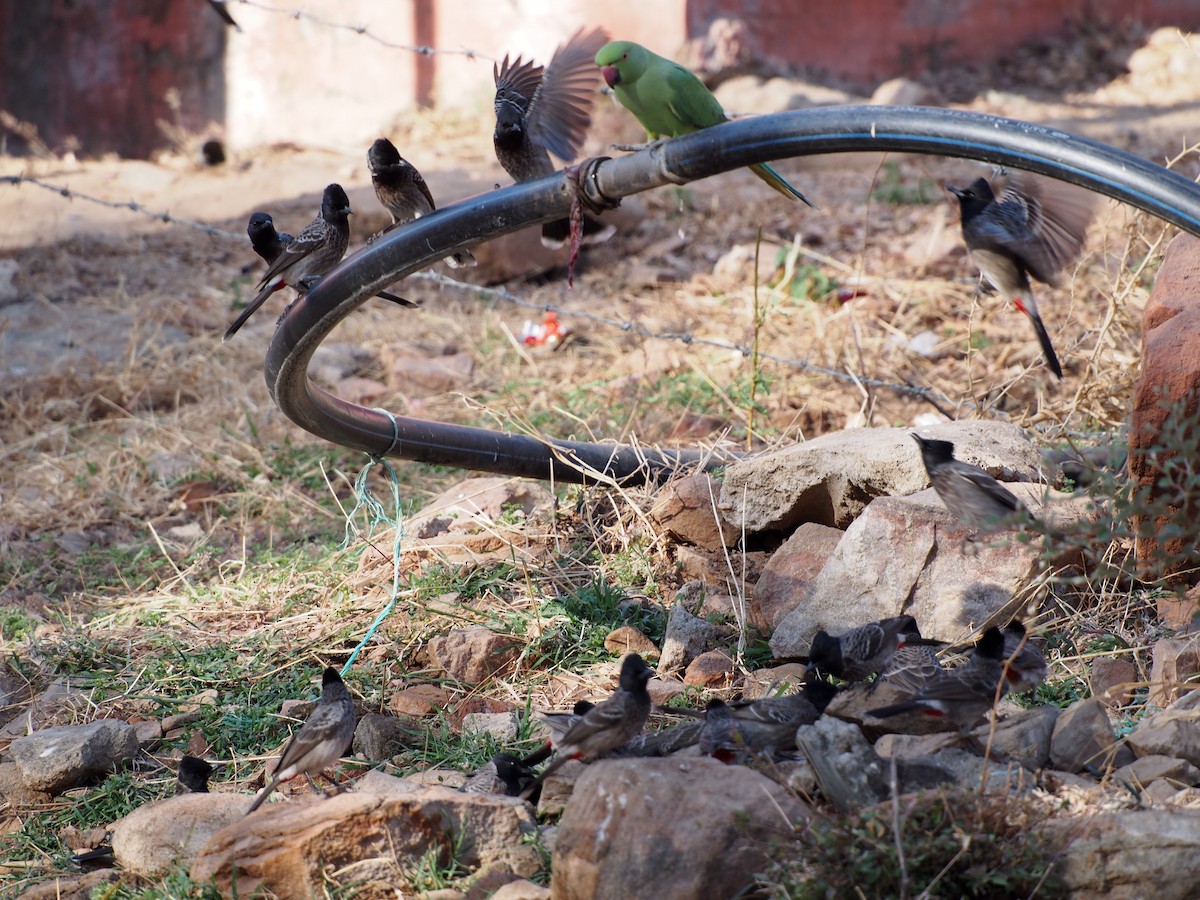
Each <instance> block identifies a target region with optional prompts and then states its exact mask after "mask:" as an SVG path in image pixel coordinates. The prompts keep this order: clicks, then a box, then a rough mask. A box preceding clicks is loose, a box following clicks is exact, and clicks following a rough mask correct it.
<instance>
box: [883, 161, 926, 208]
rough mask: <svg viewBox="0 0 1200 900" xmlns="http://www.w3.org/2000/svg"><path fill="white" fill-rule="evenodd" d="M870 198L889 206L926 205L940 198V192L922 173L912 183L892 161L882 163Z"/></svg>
mask: <svg viewBox="0 0 1200 900" xmlns="http://www.w3.org/2000/svg"><path fill="white" fill-rule="evenodd" d="M871 199H872V200H875V201H877V202H879V203H886V204H888V205H889V206H926V205H928V204H930V203H937V202H938V201H940V200H941V199H942V192H941V191H940V190H939V189H938V186H937V185H936V184H934V182H933V179H931V178H928V177H927V176H925V175H922V176H921V177H920V178H918V179H917V181H916V183H915V184H914V183H913V182H912V180H911V179H908V178H905V176H904V173H903V172H901V171H900V167H899V166H898V165H896V163H894V162H886V163H884V164H883V167H882V170H881V173H880V176H879V179H878V181H877V182H876V185H875V190H873V191H872V192H871Z"/></svg>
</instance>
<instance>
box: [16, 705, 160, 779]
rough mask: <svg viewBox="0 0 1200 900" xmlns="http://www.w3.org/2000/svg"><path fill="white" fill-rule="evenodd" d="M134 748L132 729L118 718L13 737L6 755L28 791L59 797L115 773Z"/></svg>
mask: <svg viewBox="0 0 1200 900" xmlns="http://www.w3.org/2000/svg"><path fill="white" fill-rule="evenodd" d="M138 749H139V747H138V738H137V732H135V731H134V730H133V728H132V726H130V725H128V724H126V723H125V722H122V721H121V720H120V719H97V720H96V721H95V722H90V723H89V724H87V725H60V726H58V727H56V728H46V729H42V730H41V731H35V732H34V733H33V734H30V735H26V736H24V737H19V738H16V739H15V740H14V741H13V742H12V744H10V745H9V748H8V752H9V754H10V755H11V756H12V758H13V761H14V762H15V763H16V764H17V765H18V766H19V767H20V769H21V777H22V778H23V779H24V780H25V784H26V785H27V786H28V787H29V788H30V789H31V790H35V791H44V792H46V793H48V794H60V793H62V792H63V791H65V790H68V789H69V788H73V787H75V786H77V785H80V784H85V783H87V782H88V781H92V780H95V779H98V778H100V777H102V776H104V775H107V774H108V773H110V772H115V771H116V770H117V769H118V768H119V767H121V766H122V765H124V764H125V763H126V762H127V761H128V760H130V759H132V758H133V757H134V756H136V755H137V752H138Z"/></svg>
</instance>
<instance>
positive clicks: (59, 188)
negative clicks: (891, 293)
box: [0, 0, 975, 418]
mask: <svg viewBox="0 0 1200 900" xmlns="http://www.w3.org/2000/svg"><path fill="white" fill-rule="evenodd" d="M239 2H251V0H239ZM0 184H12V185H14V186H20V185H22V184H32V185H34V186H35V187H39V188H42V189H43V190H47V191H51V192H53V193H56V194H60V195H61V196H63V197H65V198H67V199H68V200H82V201H85V202H87V203H94V204H96V205H97V206H103V207H106V208H108V209H118V210H128V211H130V212H134V213H137V214H139V215H142V216H145V217H146V218H147V219H150V220H152V221H156V222H163V223H166V224H171V225H182V226H184V227H187V228H194V229H197V230H199V231H203V232H205V233H206V234H209V235H211V236H213V237H223V238H232V239H235V240H241V239H243V237H244V236H243V235H242V234H240V233H237V232H232V231H225V230H224V229H222V228H217V227H215V226H213V225H209V224H207V223H205V222H199V221H196V220H194V219H185V218H182V217H180V216H175V215H172V214H171V213H168V212H160V211H156V210H152V209H149V208H148V207H146V206H144V205H143V204H141V203H139V202H137V201H136V200H129V201H126V202H124V203H121V202H117V201H113V200H105V199H104V198H102V197H94V196H92V195H91V194H87V193H84V192H82V191H77V190H74V189H73V188H69V187H67V186H65V185H60V184H50V183H48V182H45V181H41V180H39V179H37V178H34V177H32V176H30V175H5V176H0ZM408 277H409V278H412V279H417V280H421V281H429V282H433V283H435V284H439V285H442V286H446V287H454V288H457V289H459V290H465V291H474V292H476V293H480V294H483V295H484V296H488V297H493V298H495V299H497V300H503V301H505V302H507V303H512V304H514V305H516V306H519V307H522V308H524V309H530V310H535V311H537V312H543V313H544V312H554V313H557V314H562V315H567V316H572V317H574V318H576V319H587V320H589V321H592V322H595V323H597V324H599V325H604V326H606V327H609V328H615V329H617V330H618V331H624V332H626V333H632V334H636V335H638V336H639V337H643V338H655V339H658V340H665V341H673V342H675V343H679V344H683V345H684V346H700V347H712V348H714V349H717V350H725V351H730V352H734V353H739V354H741V355H742V356H743V357H745V358H749V357H750V356H751V355H752V354H753V352H754V350H753V348H752V347H751V346H750V345H748V344H739V343H737V342H736V341H730V340H724V339H721V338H710V337H703V336H699V335H695V334H693V333H691V332H687V331H664V332H656V331H654V330H652V329H650V328H647V327H646V326H645V325H642V324H641V323H639V322H635V321H632V320H629V319H613V318H609V317H608V316H603V315H600V314H599V313H595V312H591V311H589V310H584V309H574V308H568V307H564V306H558V305H556V304H554V303H545V302H537V301H533V300H527V299H525V298H524V297H521V296H519V295H518V294H514V293H513V292H512V291H508V290H504V289H503V288H494V287H487V286H485V285H476V284H468V283H464V282H461V281H455V280H454V279H453V278H448V277H446V276H445V275H442V274H439V273H437V272H416V273H413V274H411V275H409V276H408ZM758 357H759V359H765V360H770V361H771V362H775V363H778V364H780V365H784V366H788V367H790V368H793V369H797V370H799V371H802V372H811V373H813V374H816V375H825V376H827V377H829V378H833V379H836V380H838V381H843V382H846V383H849V384H853V385H856V386H858V387H860V388H872V389H878V390H889V391H894V392H896V393H900V394H906V395H908V396H911V397H916V398H918V399H920V400H924V401H925V402H926V403H929V404H930V405H931V406H933V407H934V408H935V409H937V410H938V411H939V412H942V413H943V414H945V415H947V416H948V417H951V418H953V416H951V414H950V412H949V411H948V407H952V406H958V405H963V403H961V402H957V401H954V400H951V399H950V398H949V397H947V396H946V395H945V394H943V393H942V392H941V391H937V390H935V389H933V388H929V387H921V386H919V385H913V384H899V383H896V382H890V381H884V380H883V379H880V378H872V377H871V376H868V375H861V374H856V373H854V372H847V371H844V370H842V369H834V368H831V367H829V366H822V365H819V364H818V363H813V362H810V361H809V360H806V359H797V358H795V357H788V356H780V355H778V354H775V353H766V352H763V351H761V350H760V351H759V353H758ZM965 405H967V406H974V405H975V404H973V403H970V402H967V403H966V404H965Z"/></svg>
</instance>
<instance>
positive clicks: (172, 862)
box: [112, 794, 254, 877]
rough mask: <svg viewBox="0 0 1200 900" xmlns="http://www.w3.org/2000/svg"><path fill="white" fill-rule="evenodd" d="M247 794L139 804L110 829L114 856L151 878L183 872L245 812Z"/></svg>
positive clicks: (184, 797)
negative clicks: (218, 835)
mask: <svg viewBox="0 0 1200 900" xmlns="http://www.w3.org/2000/svg"><path fill="white" fill-rule="evenodd" d="M253 799H254V798H253V797H251V796H249V795H248V794H180V795H178V796H176V797H167V798H166V799H164V800H155V801H153V802H151V803H146V804H143V805H142V806H139V807H138V808H137V809H135V810H134V811H133V812H131V813H130V814H129V815H127V816H125V817H124V818H123V819H119V820H118V821H116V822H115V823H113V826H112V848H113V856H114V857H115V859H116V861H117V862H118V863H120V865H121V866H122V867H123V868H125V869H127V870H128V871H130V872H133V873H134V874H137V875H141V876H143V877H150V876H154V875H159V874H162V873H165V872H169V871H171V870H173V869H176V868H179V867H183V868H186V867H187V866H189V865H190V864H191V862H192V860H193V859H194V858H195V856H196V854H197V853H198V852H199V851H200V848H201V847H203V846H204V845H205V844H206V843H208V840H209V838H211V837H212V836H213V835H214V834H216V833H217V832H218V831H220V830H221V829H222V828H225V827H226V826H228V825H232V824H234V823H235V822H240V821H241V820H242V819H243V818H244V817H245V815H246V810H247V809H249V808H250V804H251V802H252V801H253Z"/></svg>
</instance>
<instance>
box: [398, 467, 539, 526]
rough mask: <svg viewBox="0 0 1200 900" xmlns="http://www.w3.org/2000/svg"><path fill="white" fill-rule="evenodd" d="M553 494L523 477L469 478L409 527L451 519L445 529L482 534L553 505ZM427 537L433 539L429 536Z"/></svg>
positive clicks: (427, 507)
mask: <svg viewBox="0 0 1200 900" xmlns="http://www.w3.org/2000/svg"><path fill="white" fill-rule="evenodd" d="M553 499H554V498H553V497H552V496H551V494H550V492H549V491H548V490H547V489H546V488H545V487H543V486H542V485H541V484H539V483H537V482H535V481H526V480H524V479H520V478H499V477H495V478H494V477H487V478H468V479H466V480H465V481H460V482H459V483H458V484H456V485H454V486H453V487H449V488H447V489H446V490H444V491H442V493H440V494H438V496H436V497H434V498H433V499H432V500H431V501H430V502H429V503H427V504H426V505H425V507H424V508H423V509H422V510H421V512H420V513H418V514H417V515H416V516H414V517H413V519H412V521H411V522H409V523H408V527H410V528H415V529H416V530H417V531H418V532H419V531H421V529H422V527H423V526H424V525H425V523H427V522H429V521H431V520H442V519H448V520H449V523H448V524H446V525H445V526H444V528H443V530H444V529H447V528H448V529H450V530H454V531H478V530H480V529H483V528H489V527H494V526H495V525H496V523H497V522H498V521H500V520H501V519H502V518H503V517H505V516H509V515H512V514H513V513H520V514H521V515H523V516H528V515H529V514H530V513H532V512H533V511H534V510H535V509H537V508H538V507H540V506H549V505H550V504H551V503H552V502H553ZM423 536H424V537H433V535H432V534H425V535H423Z"/></svg>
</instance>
